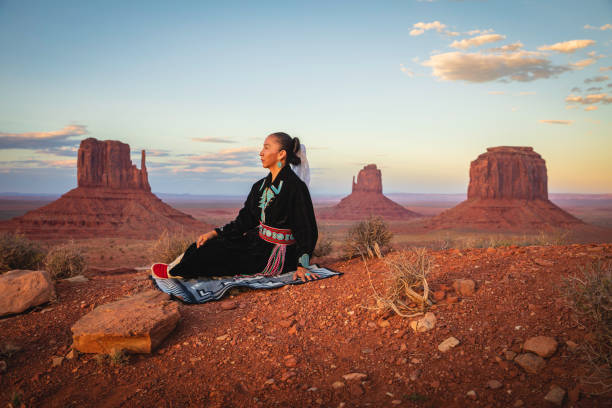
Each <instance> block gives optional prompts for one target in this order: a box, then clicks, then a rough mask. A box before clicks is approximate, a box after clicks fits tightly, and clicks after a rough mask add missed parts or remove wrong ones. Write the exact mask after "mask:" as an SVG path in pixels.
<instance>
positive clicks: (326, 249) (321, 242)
mask: <svg viewBox="0 0 612 408" xmlns="http://www.w3.org/2000/svg"><path fill="white" fill-rule="evenodd" d="M333 248H334V243H333V241H332V239H331V237H330V236H329V234H328V233H327V232H326V231H325V230H319V238H318V239H317V245H316V247H315V249H314V251H313V253H312V255H313V256H316V257H324V256H327V255H329V254H331V252H332V250H333Z"/></svg>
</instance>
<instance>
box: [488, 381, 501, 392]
mask: <svg viewBox="0 0 612 408" xmlns="http://www.w3.org/2000/svg"><path fill="white" fill-rule="evenodd" d="M502 385H503V384H502V383H500V382H499V381H497V380H490V381H488V382H487V387H489V388H490V389H492V390H497V389H499V388H501V387H502Z"/></svg>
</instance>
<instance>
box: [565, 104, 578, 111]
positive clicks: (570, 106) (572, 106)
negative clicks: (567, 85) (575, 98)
mask: <svg viewBox="0 0 612 408" xmlns="http://www.w3.org/2000/svg"><path fill="white" fill-rule="evenodd" d="M577 108H578V106H577V105H567V106H566V107H565V109H568V110H569V109H577Z"/></svg>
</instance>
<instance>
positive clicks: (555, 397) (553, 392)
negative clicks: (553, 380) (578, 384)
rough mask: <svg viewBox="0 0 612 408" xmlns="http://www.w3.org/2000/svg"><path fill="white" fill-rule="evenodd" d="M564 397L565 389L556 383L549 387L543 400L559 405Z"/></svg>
mask: <svg viewBox="0 0 612 408" xmlns="http://www.w3.org/2000/svg"><path fill="white" fill-rule="evenodd" d="M564 398H565V390H564V389H563V388H561V387H559V386H557V385H553V386H552V387H550V391H548V394H546V396H545V397H544V400H545V401H548V402H551V403H553V404H555V405H556V406H558V407H560V406H561V405H563V399H564Z"/></svg>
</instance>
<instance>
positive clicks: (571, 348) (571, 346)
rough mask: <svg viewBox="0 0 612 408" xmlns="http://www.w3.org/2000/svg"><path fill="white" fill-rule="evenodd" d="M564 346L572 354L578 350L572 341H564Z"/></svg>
mask: <svg viewBox="0 0 612 408" xmlns="http://www.w3.org/2000/svg"><path fill="white" fill-rule="evenodd" d="M565 345H566V346H567V349H568V350H569V351H571V352H572V353H574V352H575V351H576V350H578V344H577V343H575V342H573V341H571V340H568V341H566V342H565Z"/></svg>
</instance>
